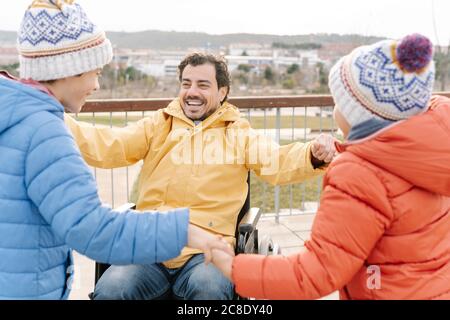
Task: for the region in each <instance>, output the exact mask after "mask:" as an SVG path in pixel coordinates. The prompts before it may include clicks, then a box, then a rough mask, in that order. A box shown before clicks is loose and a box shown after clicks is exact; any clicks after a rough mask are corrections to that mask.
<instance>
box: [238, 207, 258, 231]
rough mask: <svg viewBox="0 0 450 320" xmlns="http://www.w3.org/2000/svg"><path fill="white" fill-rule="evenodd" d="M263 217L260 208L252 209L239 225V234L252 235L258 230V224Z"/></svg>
mask: <svg viewBox="0 0 450 320" xmlns="http://www.w3.org/2000/svg"><path fill="white" fill-rule="evenodd" d="M260 217H261V210H260V208H251V209H250V210H249V211H248V212H247V213H246V214H245V215H244V217H243V218H242V220H241V222H240V223H239V226H238V230H239V233H247V232H248V233H250V232H252V231H253V230H254V229H255V228H256V224H257V223H258V221H259V218H260Z"/></svg>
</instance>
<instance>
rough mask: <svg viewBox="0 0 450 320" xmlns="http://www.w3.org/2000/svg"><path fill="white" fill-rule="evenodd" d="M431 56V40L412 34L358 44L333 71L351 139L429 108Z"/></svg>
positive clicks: (331, 84)
mask: <svg viewBox="0 0 450 320" xmlns="http://www.w3.org/2000/svg"><path fill="white" fill-rule="evenodd" d="M432 57H433V46H432V44H431V42H430V40H429V39H428V38H426V37H424V36H422V35H419V34H412V35H409V36H406V37H405V38H403V39H402V40H400V41H398V42H397V41H392V40H384V41H380V42H378V43H375V44H373V45H371V46H363V47H359V48H356V49H355V50H353V52H351V53H350V54H349V55H347V56H345V57H343V58H341V59H340V60H339V61H338V62H337V63H336V65H335V66H333V68H332V69H331V71H330V75H329V87H330V91H331V94H332V95H333V98H334V102H335V103H336V108H338V110H339V111H340V112H341V114H342V115H343V117H344V118H345V119H346V120H347V122H348V123H349V124H350V126H351V128H352V129H351V132H350V136H349V137H348V139H349V140H352V139H353V140H354V139H360V138H364V137H365V136H368V135H370V134H372V133H374V132H375V131H378V130H379V129H382V128H383V127H386V126H388V125H390V124H392V123H393V122H396V121H399V120H404V119H407V118H409V117H411V116H413V115H416V114H419V113H422V112H424V111H426V110H427V108H428V103H429V100H430V97H431V94H432V90H433V83H434V74H435V71H434V62H433V60H432ZM364 126H366V128H365V129H364V128H363V127H364ZM369 127H370V128H369ZM355 129H358V130H355ZM352 131H353V132H352ZM355 131H358V132H355Z"/></svg>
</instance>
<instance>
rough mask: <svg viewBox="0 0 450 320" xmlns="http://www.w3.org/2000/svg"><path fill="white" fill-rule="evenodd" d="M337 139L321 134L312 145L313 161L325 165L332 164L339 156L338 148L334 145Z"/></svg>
mask: <svg viewBox="0 0 450 320" xmlns="http://www.w3.org/2000/svg"><path fill="white" fill-rule="evenodd" d="M335 141H338V140H337V139H336V138H334V137H333V136H331V135H329V134H323V133H321V134H320V135H319V136H318V137H317V138H315V139H314V140H313V141H312V143H311V155H312V156H313V159H312V160H313V161H314V160H318V161H322V162H323V163H330V162H331V161H332V160H333V158H334V157H335V155H336V154H337V151H336V147H335V145H334V143H335Z"/></svg>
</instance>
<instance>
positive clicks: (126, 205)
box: [114, 202, 136, 212]
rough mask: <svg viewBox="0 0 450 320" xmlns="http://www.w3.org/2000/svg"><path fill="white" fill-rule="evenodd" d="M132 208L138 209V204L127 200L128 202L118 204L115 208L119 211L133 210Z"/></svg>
mask: <svg viewBox="0 0 450 320" xmlns="http://www.w3.org/2000/svg"><path fill="white" fill-rule="evenodd" d="M131 209H136V204H135V203H132V202H127V203H124V204H123V205H121V206H118V207H117V208H115V209H114V210H116V211H119V212H123V211H126V210H131Z"/></svg>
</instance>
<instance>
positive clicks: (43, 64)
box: [17, 0, 113, 81]
mask: <svg viewBox="0 0 450 320" xmlns="http://www.w3.org/2000/svg"><path fill="white" fill-rule="evenodd" d="M17 47H18V51H19V62H20V77H21V78H23V79H33V80H36V81H47V80H56V79H62V78H66V77H70V76H75V75H79V74H82V73H85V72H88V71H92V70H95V69H98V68H102V67H104V66H105V65H106V64H108V63H109V62H111V60H112V56H113V52H112V46H111V43H110V41H109V40H108V39H107V38H106V36H105V33H104V32H103V31H102V30H100V29H99V28H98V27H97V26H96V25H95V24H93V23H92V22H91V21H90V20H89V19H88V17H87V16H86V14H85V12H84V10H83V9H82V7H81V6H80V5H78V4H76V3H74V1H73V0H35V1H33V2H32V4H31V5H30V6H29V7H28V9H27V10H26V12H25V15H24V17H23V20H22V23H21V26H20V30H19V34H18V39H17Z"/></svg>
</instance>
